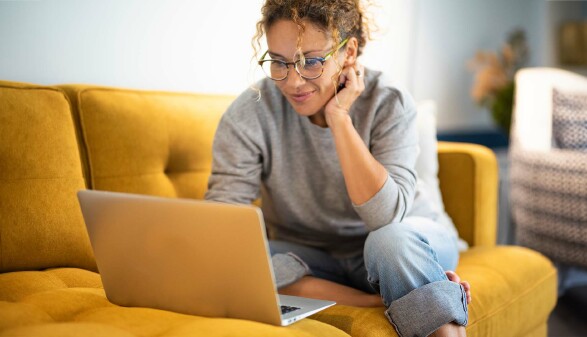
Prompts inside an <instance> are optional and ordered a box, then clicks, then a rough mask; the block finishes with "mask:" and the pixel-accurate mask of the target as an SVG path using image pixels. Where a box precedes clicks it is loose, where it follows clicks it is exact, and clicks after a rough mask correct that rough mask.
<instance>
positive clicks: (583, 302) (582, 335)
mask: <svg viewBox="0 0 587 337" xmlns="http://www.w3.org/2000/svg"><path fill="white" fill-rule="evenodd" d="M548 336H549V337H587V287H580V288H575V289H571V290H569V291H568V292H567V293H566V294H565V295H564V296H562V297H561V298H559V299H558V303H557V305H556V307H555V308H554V311H553V312H552V314H551V315H550V318H549V319H548Z"/></svg>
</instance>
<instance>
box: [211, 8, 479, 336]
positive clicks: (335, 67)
mask: <svg viewBox="0 0 587 337" xmlns="http://www.w3.org/2000/svg"><path fill="white" fill-rule="evenodd" d="M262 14H263V16H262V19H261V20H260V21H259V22H258V24H257V35H256V36H255V37H254V38H253V42H254V44H255V43H256V45H257V46H259V40H260V38H261V37H262V36H263V34H264V35H265V37H266V39H267V45H268V50H267V52H265V53H263V54H262V56H261V57H260V61H259V64H260V65H261V67H262V68H263V70H264V71H265V73H266V75H267V76H268V78H266V79H264V80H262V81H260V82H259V83H258V84H257V86H256V88H255V90H247V91H246V92H244V93H243V94H242V95H241V96H239V97H238V98H237V99H236V101H235V102H234V103H233V104H232V105H231V106H230V107H229V109H228V110H227V112H226V113H225V114H224V116H223V118H222V120H221V122H220V124H219V127H218V130H217V133H216V137H215V140H214V146H213V154H214V160H213V167H212V176H211V177H210V181H209V191H208V192H207V194H206V198H207V199H210V200H217V201H222V202H230V203H243V204H249V203H251V202H252V201H253V200H255V199H257V198H258V197H259V196H262V200H263V206H262V209H263V214H264V216H265V221H266V223H267V225H268V230H269V232H270V237H271V238H272V240H270V249H271V254H272V262H273V266H274V271H275V275H276V279H277V284H278V288H279V291H280V293H283V294H290V295H299V296H306V297H314V298H321V299H330V300H334V301H337V302H338V303H341V304H347V305H355V306H380V305H384V306H385V307H387V310H386V311H385V313H386V315H387V317H388V318H389V320H390V322H391V323H392V324H393V326H394V327H395V329H396V330H397V331H398V333H399V334H400V335H401V336H427V335H429V334H431V333H434V334H435V335H439V336H440V335H442V336H448V335H464V334H465V330H464V325H466V322H467V302H468V301H470V292H469V285H468V284H467V283H466V282H462V283H461V282H460V280H459V278H458V276H457V275H456V274H454V273H453V272H450V271H447V270H452V269H454V268H455V267H456V264H457V262H458V251H457V245H456V240H457V237H456V234H455V231H454V230H453V231H451V230H447V229H446V228H445V227H443V226H442V225H440V224H439V223H437V221H436V219H437V218H438V214H437V212H436V211H435V210H436V209H437V208H435V207H433V206H434V205H431V204H430V201H428V200H427V199H426V198H425V195H424V194H422V193H419V191H418V190H417V188H416V173H415V171H414V166H415V161H416V157H417V154H418V144H417V135H416V129H415V128H416V126H415V116H416V111H415V107H414V103H413V101H412V99H411V97H410V96H409V95H408V94H406V93H404V92H402V91H399V90H398V89H395V88H393V87H389V86H387V85H386V84H385V83H384V81H383V80H382V79H381V76H380V75H381V74H380V73H379V72H376V71H371V70H368V69H365V68H364V67H363V66H362V65H360V64H359V63H358V62H357V58H358V57H359V56H360V54H361V52H362V49H363V47H364V45H365V42H366V38H367V36H368V29H367V28H368V23H367V22H366V19H365V16H364V12H363V9H362V7H361V5H360V4H359V0H334V1H333V0H321V1H316V0H266V2H265V4H264V6H263V8H262ZM256 50H257V48H256ZM445 271H447V272H445Z"/></svg>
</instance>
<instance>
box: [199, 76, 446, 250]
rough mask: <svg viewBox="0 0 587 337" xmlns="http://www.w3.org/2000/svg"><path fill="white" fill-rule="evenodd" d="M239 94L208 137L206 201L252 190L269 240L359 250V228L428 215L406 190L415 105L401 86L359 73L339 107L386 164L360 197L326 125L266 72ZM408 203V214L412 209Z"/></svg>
mask: <svg viewBox="0 0 587 337" xmlns="http://www.w3.org/2000/svg"><path fill="white" fill-rule="evenodd" d="M257 87H258V89H260V93H261V97H260V100H258V98H259V97H258V93H257V92H255V91H254V90H251V89H249V90H247V91H245V92H244V93H243V94H241V95H240V96H239V97H238V98H237V99H236V100H235V101H234V102H233V103H232V105H231V106H230V107H229V108H228V110H227V111H226V113H225V114H224V115H223V117H222V119H221V121H220V124H219V126H218V130H217V131H216V136H215V138H214V145H213V163H212V175H211V177H210V180H209V184H208V187H209V190H208V192H207V193H206V199H208V200H215V201H221V202H228V203H240V204H250V203H251V202H252V201H253V200H255V199H257V198H258V197H260V196H261V197H262V211H263V214H264V217H265V222H266V224H267V228H268V230H269V235H270V237H271V238H272V239H276V240H284V241H289V242H294V243H299V244H303V245H307V246H311V247H315V248H320V249H323V250H325V251H327V252H329V253H331V254H332V255H334V256H338V257H350V256H355V255H357V254H360V253H361V251H362V246H363V243H364V241H365V238H366V236H367V234H368V233H369V231H373V230H376V229H378V228H381V227H382V226H385V225H388V224H390V223H393V222H400V221H402V219H403V218H404V217H405V216H407V215H419V216H426V217H432V218H433V219H436V218H438V217H439V216H440V215H439V214H437V213H438V207H433V205H430V201H429V199H427V198H425V196H424V195H422V196H421V197H419V198H417V200H416V204H415V205H414V198H415V196H416V189H417V187H416V185H417V184H416V173H415V170H414V166H415V162H416V158H417V156H418V151H419V148H418V137H417V131H416V120H415V119H416V109H415V105H414V102H413V99H412V98H411V97H410V96H409V94H407V93H405V92H402V91H400V90H398V89H396V88H394V87H390V86H387V85H386V84H385V83H384V81H383V80H382V79H381V73H379V72H376V71H372V70H368V69H367V70H366V71H365V91H364V92H363V93H362V94H361V96H360V97H359V98H358V99H357V100H356V101H355V103H354V104H353V105H352V107H351V109H350V111H349V114H350V117H351V120H352V122H353V125H354V127H355V129H356V130H357V132H358V134H359V135H360V137H361V138H362V139H363V141H364V142H365V144H366V145H367V146H368V148H369V150H370V152H371V153H372V154H373V156H374V157H375V159H377V160H378V161H379V162H380V163H381V164H382V165H383V166H384V167H385V168H386V169H387V171H388V173H389V175H388V178H387V180H386V182H385V184H384V185H383V187H382V188H381V189H380V190H379V191H378V192H377V193H376V194H375V195H374V196H373V197H372V198H371V199H370V200H368V201H367V202H365V203H364V204H361V205H356V204H353V203H352V202H351V200H350V198H349V196H348V194H347V190H346V187H345V181H344V178H343V175H342V170H341V167H340V163H339V161H338V157H337V153H336V148H335V144H334V139H333V136H332V133H331V131H330V129H329V128H322V127H320V126H317V125H315V124H312V123H311V122H310V120H309V119H308V118H307V117H303V116H300V115H298V114H297V113H296V112H295V111H294V110H293V108H292V106H291V105H290V104H289V103H288V102H287V100H286V99H285V97H284V96H283V95H282V94H281V92H280V91H279V89H278V88H277V87H276V86H275V83H274V82H273V81H272V80H270V79H264V80H261V81H260V82H259V83H258V84H257ZM414 211H415V212H416V214H413V213H414Z"/></svg>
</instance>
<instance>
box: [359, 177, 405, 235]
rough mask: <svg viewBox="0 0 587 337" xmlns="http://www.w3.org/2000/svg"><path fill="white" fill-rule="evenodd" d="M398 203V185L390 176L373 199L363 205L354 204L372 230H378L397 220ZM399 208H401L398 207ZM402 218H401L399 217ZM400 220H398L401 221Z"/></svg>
mask: <svg viewBox="0 0 587 337" xmlns="http://www.w3.org/2000/svg"><path fill="white" fill-rule="evenodd" d="M397 203H398V187H397V184H396V183H395V182H394V181H393V179H392V178H391V177H390V176H387V180H386V181H385V184H383V187H381V189H380V190H379V191H378V192H377V193H375V195H374V196H373V197H371V199H369V200H367V201H366V202H365V203H363V204H361V205H356V204H353V207H354V208H355V211H356V212H357V213H358V214H359V216H360V217H361V219H363V221H364V222H365V224H366V225H367V228H369V230H370V231H374V230H377V229H379V228H381V227H383V226H385V225H387V224H389V223H391V222H393V221H396V220H397V219H395V218H396V214H395V210H396V205H397ZM397 209H401V208H399V207H397ZM399 220H401V219H399ZM399 220H398V221H399Z"/></svg>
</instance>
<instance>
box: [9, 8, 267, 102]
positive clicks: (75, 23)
mask: <svg viewBox="0 0 587 337" xmlns="http://www.w3.org/2000/svg"><path fill="white" fill-rule="evenodd" d="M260 4H261V0H246V1H242V0H241V1H239V0H231V1H226V0H223V1H189V0H168V1H163V0H147V1H144V0H122V1H120V0H100V1H77V0H42V1H2V2H0V48H1V49H0V78H2V79H8V80H15V81H25V82H33V83H40V84H55V83H72V82H75V83H91V84H102V85H112V86H121V87H133V88H144V89H151V88H152V89H163V90H183V91H201V92H226V93H236V92H240V91H241V90H242V89H243V88H244V87H246V86H247V85H248V83H249V79H248V74H249V72H248V69H249V61H250V58H251V56H252V49H251V46H250V41H251V37H252V36H253V34H254V30H255V22H256V20H257V19H258V17H259V8H260V6H261V5H260Z"/></svg>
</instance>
